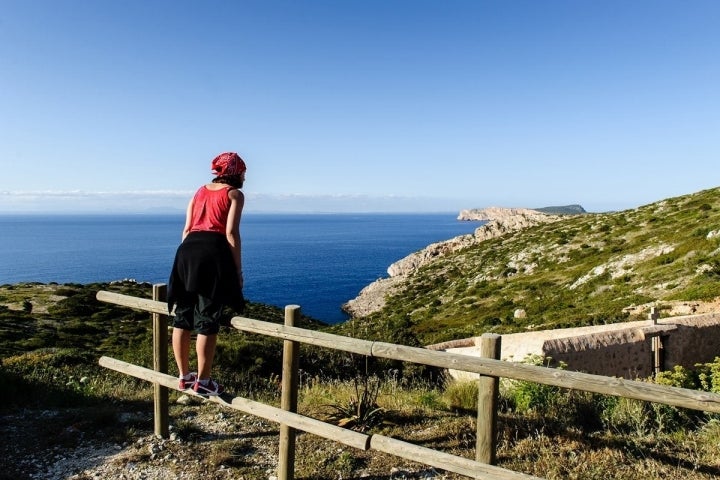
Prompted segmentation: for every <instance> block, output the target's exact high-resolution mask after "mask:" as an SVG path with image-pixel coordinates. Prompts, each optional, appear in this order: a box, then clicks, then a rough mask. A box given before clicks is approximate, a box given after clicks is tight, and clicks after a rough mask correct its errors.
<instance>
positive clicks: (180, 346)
mask: <svg viewBox="0 0 720 480" xmlns="http://www.w3.org/2000/svg"><path fill="white" fill-rule="evenodd" d="M190 334H191V332H190V330H183V329H182V328H177V327H175V328H173V333H172V345H173V353H174V354H175V363H177V367H178V370H179V371H180V376H181V377H182V376H184V375H187V374H188V373H190Z"/></svg>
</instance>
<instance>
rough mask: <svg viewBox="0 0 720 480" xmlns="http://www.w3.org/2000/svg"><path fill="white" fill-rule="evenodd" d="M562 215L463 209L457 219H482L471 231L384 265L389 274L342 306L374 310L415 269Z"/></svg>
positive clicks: (360, 312)
mask: <svg viewBox="0 0 720 480" xmlns="http://www.w3.org/2000/svg"><path fill="white" fill-rule="evenodd" d="M561 218H563V217H562V216H560V215H548V214H545V213H542V212H539V211H537V210H531V209H528V208H502V207H490V208H483V209H471V210H462V211H461V212H460V214H459V215H458V220H468V221H484V222H486V223H485V224H483V225H482V226H480V227H478V228H477V229H476V230H475V232H474V233H472V234H467V235H460V236H458V237H455V238H451V239H450V240H445V241H442V242H437V243H433V244H430V245H428V246H427V247H425V248H424V249H422V250H420V251H418V252H415V253H412V254H410V255H408V256H407V257H405V258H403V259H401V260H398V261H397V262H395V263H393V264H392V265H390V266H389V267H388V269H387V272H388V275H390V277H389V278H381V279H379V280H376V281H375V282H373V283H371V284H370V285H368V286H367V287H365V288H364V289H363V290H362V291H361V292H360V294H359V295H358V296H357V297H356V298H354V299H353V300H350V301H349V302H347V303H346V304H345V305H343V310H345V311H346V312H347V313H348V314H350V315H351V316H353V317H363V316H365V315H369V314H371V313H374V312H376V311H378V310H380V309H382V307H383V306H384V305H385V297H386V296H387V295H388V294H390V293H392V292H394V291H396V290H397V289H399V288H400V287H401V286H402V283H403V281H404V280H405V279H406V278H407V277H408V276H409V275H412V273H413V272H415V271H416V270H417V269H419V268H421V267H422V266H424V265H427V264H428V263H430V262H433V261H436V260H437V259H439V258H442V257H443V256H444V255H447V254H448V253H452V252H456V251H458V250H461V249H463V248H467V247H470V246H472V245H475V244H477V243H479V242H483V241H485V240H487V239H490V238H495V237H499V236H502V235H505V234H506V233H509V232H514V231H517V230H522V229H524V228H527V227H530V226H533V225H537V224H539V223H548V222H554V221H557V220H559V219H561Z"/></svg>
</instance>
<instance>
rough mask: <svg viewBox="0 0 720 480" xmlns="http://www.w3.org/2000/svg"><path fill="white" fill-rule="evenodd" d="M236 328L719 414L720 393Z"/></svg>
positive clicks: (291, 331) (280, 330) (303, 333)
mask: <svg viewBox="0 0 720 480" xmlns="http://www.w3.org/2000/svg"><path fill="white" fill-rule="evenodd" d="M232 325H233V326H234V327H235V328H237V329H240V330H243V331H249V332H254V333H259V334H263V335H269V336H273V337H277V338H282V339H285V340H296V341H298V342H302V343H309V344H312V345H316V346H321V347H326V348H332V349H336V350H345V351H349V352H353V353H359V354H362V355H368V356H374V357H382V358H389V359H394V360H402V361H408V362H414V363H420V364H425V365H430V366H434V367H440V368H451V369H454V370H462V371H466V372H471V373H479V374H481V375H487V376H495V377H505V378H511V379H516V380H525V381H528V382H536V383H542V384H545V385H553V386H557V387H563V388H569V389H575V390H584V391H588V392H593V393H600V394H603V395H614V396H618V397H626V398H632V399H635V400H644V401H648V402H657V403H664V404H667V405H673V406H676V407H682V408H690V409H693V410H703V411H708V412H716V413H720V394H716V393H710V392H701V391H698V390H690V389H686V388H678V387H669V386H665V385H656V384H652V383H647V382H641V381H635V380H625V379H622V378H615V377H605V376H601V375H592V374H589V373H582V372H572V371H569V370H560V369H556V368H549V367H542V366H536V365H527V364H523V363H515V362H507V361H504V360H494V359H489V358H480V357H472V356H469V355H461V354H459V353H451V352H440V351H434V350H428V349H425V348H418V347H408V346H404V345H395V344H392V343H384V342H372V341H369V340H361V339H354V338H348V337H343V336H340V335H333V334H330V333H324V332H316V331H311V330H304V329H301V328H297V327H285V326H283V325H277V324H274V323H268V322H261V321H258V320H252V319H249V318H244V317H235V318H233V319H232Z"/></svg>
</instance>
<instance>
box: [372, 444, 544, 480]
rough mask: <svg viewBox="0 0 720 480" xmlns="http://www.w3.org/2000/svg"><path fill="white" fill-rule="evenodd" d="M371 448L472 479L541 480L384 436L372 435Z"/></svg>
mask: <svg viewBox="0 0 720 480" xmlns="http://www.w3.org/2000/svg"><path fill="white" fill-rule="evenodd" d="M370 448H371V449H372V450H377V451H379V452H385V453H389V454H391V455H395V456H396V457H401V458H405V459H407V460H412V461H414V462H418V461H419V462H422V463H424V464H425V465H430V466H432V467H437V468H441V469H443V470H447V471H449V472H454V473H459V474H461V475H465V476H468V477H470V478H481V479H486V478H487V479H493V480H521V479H524V480H529V479H536V480H540V477H534V476H532V475H527V474H525V473H520V472H514V471H512V470H507V469H504V468H500V467H494V466H492V465H489V464H487V463H480V462H476V461H474V460H470V459H468V458H464V457H458V456H456V455H451V454H449V453H444V452H439V451H437V450H433V449H431V448H426V447H421V446H419V445H415V444H412V443H408V442H403V441H402V440H397V439H395V438H391V437H386V436H384V435H372V436H371V437H370Z"/></svg>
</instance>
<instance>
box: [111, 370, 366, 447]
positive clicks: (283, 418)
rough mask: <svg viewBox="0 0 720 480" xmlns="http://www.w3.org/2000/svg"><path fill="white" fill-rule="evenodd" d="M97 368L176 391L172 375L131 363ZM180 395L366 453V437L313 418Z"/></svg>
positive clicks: (256, 405)
mask: <svg viewBox="0 0 720 480" xmlns="http://www.w3.org/2000/svg"><path fill="white" fill-rule="evenodd" d="M99 364H100V366H102V367H105V368H109V369H111V370H115V371H116V372H120V373H125V374H127V375H132V376H133V377H137V378H140V379H142V380H147V381H148V382H153V383H158V384H160V385H163V386H165V387H168V388H172V389H173V390H177V389H178V388H177V387H178V380H177V377H173V376H172V375H167V374H165V373H159V372H156V371H154V370H150V369H148V368H144V367H139V366H137V365H133V364H132V363H127V362H123V361H122V360H117V359H115V358H111V357H101V358H100V360H99ZM183 393H187V394H191V395H196V396H198V397H199V398H203V399H206V400H209V401H211V402H215V403H218V404H220V405H223V406H226V407H230V408H233V409H235V410H240V411H242V412H245V413H249V414H251V415H255V416H256V417H261V418H264V419H266V420H270V421H273V422H278V423H285V424H287V425H290V426H292V427H294V428H297V429H299V430H303V431H305V432H309V433H314V434H315V435H319V436H321V437H327V438H331V439H333V440H336V441H338V442H340V443H343V444H345V445H348V446H350V447H354V448H357V449H359V450H368V449H369V448H370V437H369V436H368V435H365V434H363V433H359V432H355V431H353V430H348V429H347V428H342V427H338V426H336V425H330V424H328V423H325V422H321V421H320V420H315V419H314V418H310V417H306V416H304V415H300V414H297V413H291V412H287V411H285V410H282V409H280V408H276V407H273V406H270V405H266V404H264V403H260V402H255V401H253V400H249V399H247V398H242V397H235V398H234V399H233V400H232V403H228V402H227V401H225V400H223V399H222V398H220V397H203V396H200V395H197V394H195V392H190V391H183Z"/></svg>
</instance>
